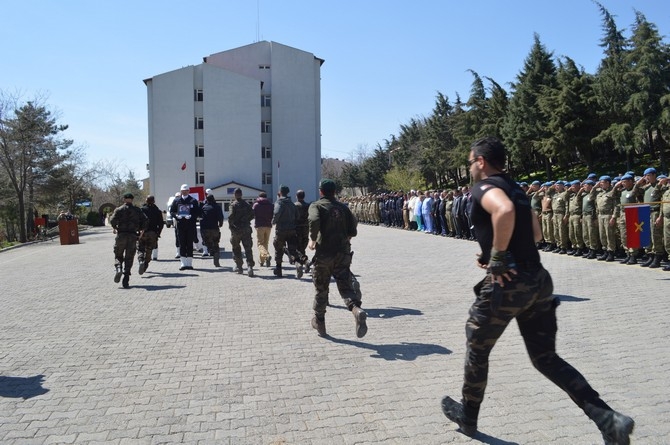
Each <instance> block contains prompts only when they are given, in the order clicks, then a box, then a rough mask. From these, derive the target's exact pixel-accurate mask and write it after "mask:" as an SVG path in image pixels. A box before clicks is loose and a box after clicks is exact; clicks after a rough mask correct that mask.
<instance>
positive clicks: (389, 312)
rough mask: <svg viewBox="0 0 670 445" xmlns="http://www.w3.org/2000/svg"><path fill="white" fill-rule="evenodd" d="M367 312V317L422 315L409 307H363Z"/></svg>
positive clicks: (335, 306)
mask: <svg viewBox="0 0 670 445" xmlns="http://www.w3.org/2000/svg"><path fill="white" fill-rule="evenodd" d="M328 307H332V308H333V309H347V308H346V307H344V306H338V305H334V304H329V305H328ZM363 309H364V310H365V312H366V313H367V314H368V318H394V317H402V316H403V315H423V312H421V311H420V310H418V309H409V308H406V307H385V308H366V307H364V308H363Z"/></svg>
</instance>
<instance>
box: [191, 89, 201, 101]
mask: <svg viewBox="0 0 670 445" xmlns="http://www.w3.org/2000/svg"><path fill="white" fill-rule="evenodd" d="M202 99H203V93H202V90H193V100H194V101H196V102H202Z"/></svg>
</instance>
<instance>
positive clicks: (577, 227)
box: [568, 215, 585, 249]
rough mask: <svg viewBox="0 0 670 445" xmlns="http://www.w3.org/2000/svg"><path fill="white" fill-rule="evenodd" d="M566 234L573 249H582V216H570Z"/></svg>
mask: <svg viewBox="0 0 670 445" xmlns="http://www.w3.org/2000/svg"><path fill="white" fill-rule="evenodd" d="M568 233H569V236H570V243H572V248H573V249H583V248H584V246H585V244H584V236H583V234H582V215H570V219H569V221H568Z"/></svg>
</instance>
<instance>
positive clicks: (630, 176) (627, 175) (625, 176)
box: [621, 173, 633, 181]
mask: <svg viewBox="0 0 670 445" xmlns="http://www.w3.org/2000/svg"><path fill="white" fill-rule="evenodd" d="M628 179H633V176H632V175H629V174H628V173H626V174H625V175H623V176H622V177H621V180H622V181H626V180H628Z"/></svg>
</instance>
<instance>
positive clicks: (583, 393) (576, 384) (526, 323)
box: [442, 138, 634, 444]
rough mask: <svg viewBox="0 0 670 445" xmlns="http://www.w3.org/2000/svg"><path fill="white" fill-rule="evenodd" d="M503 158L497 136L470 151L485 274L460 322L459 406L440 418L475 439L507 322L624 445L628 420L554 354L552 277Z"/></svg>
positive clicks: (445, 407)
mask: <svg viewBox="0 0 670 445" xmlns="http://www.w3.org/2000/svg"><path fill="white" fill-rule="evenodd" d="M505 160H506V154H505V147H504V146H503V144H502V143H501V142H500V141H498V140H497V139H495V138H484V139H481V140H479V141H477V142H475V143H474V144H473V146H472V148H471V151H470V155H469V160H468V164H469V166H470V174H471V176H472V178H473V180H474V181H475V183H476V184H475V186H474V187H473V189H472V198H473V205H472V211H471V216H472V222H473V224H474V226H475V231H476V233H477V241H478V242H479V245H480V247H481V250H482V252H481V255H480V257H479V260H478V265H479V266H480V267H481V268H484V269H486V270H487V273H486V276H485V277H484V279H483V280H481V281H480V282H479V283H478V284H477V285H476V286H475V287H474V291H475V296H476V299H475V302H474V303H473V305H472V307H471V308H470V316H469V318H468V321H467V324H466V336H467V353H466V361H465V373H464V382H463V389H462V395H463V398H462V401H461V402H460V403H459V402H457V401H455V400H454V399H452V398H451V397H448V396H446V397H444V398H443V399H442V411H443V413H444V414H445V415H446V416H447V418H449V419H450V420H452V421H453V422H456V423H457V424H458V426H459V427H460V429H461V431H462V432H463V433H464V434H466V435H468V436H474V435H475V434H476V433H477V417H478V415H479V409H480V405H481V403H482V401H483V399H484V392H485V390H486V384H487V375H488V360H489V354H490V353H491V350H492V349H493V346H494V345H495V343H496V341H497V340H498V338H499V337H500V336H501V335H502V333H503V332H504V330H505V328H506V327H507V325H508V324H509V323H510V322H511V321H512V320H513V319H514V318H516V319H517V324H518V326H519V330H520V332H521V335H522V337H523V340H524V342H525V344H526V349H527V350H528V354H529V355H530V359H531V361H532V363H533V365H534V366H535V367H536V368H537V369H538V370H539V371H540V372H541V373H542V374H543V375H545V376H546V377H547V378H548V379H549V380H551V381H552V382H554V383H555V384H556V385H558V386H559V387H560V388H561V389H563V390H564V391H565V392H566V393H568V395H569V396H570V398H571V399H572V400H573V401H574V402H575V403H576V404H577V405H578V406H579V407H580V408H582V409H583V410H584V412H585V413H586V414H587V415H588V416H589V418H591V419H592V420H593V421H594V422H595V424H596V425H597V426H598V428H599V429H600V431H601V433H602V435H603V438H604V439H605V441H606V443H608V444H609V443H612V444H624V443H626V444H627V443H629V442H628V441H629V435H630V434H631V432H632V431H633V427H634V422H633V419H631V418H630V417H628V416H625V415H623V414H620V413H617V412H615V411H614V410H612V408H610V407H609V406H608V405H607V404H606V403H605V402H604V401H603V400H602V399H601V398H600V396H599V394H598V393H597V392H596V391H595V390H594V389H593V388H591V386H590V385H589V383H588V382H587V381H586V379H585V378H584V376H582V375H581V374H580V373H579V372H578V371H577V370H576V369H575V368H573V367H572V366H571V365H570V364H569V363H567V362H565V361H564V360H563V359H562V358H561V357H559V356H558V354H556V331H557V324H556V306H558V304H559V302H560V300H559V298H558V297H556V296H553V295H552V293H553V284H552V280H551V276H550V275H549V273H548V272H547V271H546V270H545V269H544V268H543V267H542V264H541V263H540V256H539V253H538V251H537V248H536V246H535V242H537V241H539V240H540V239H541V234H540V228H539V225H538V224H537V220H536V219H535V217H534V215H533V211H532V210H531V207H530V201H529V200H528V197H527V196H526V194H525V193H524V192H523V190H522V189H521V188H520V187H519V186H518V185H517V184H516V183H515V182H514V181H512V180H511V178H510V177H509V176H507V175H506V174H505V173H504V172H503V168H504V166H505Z"/></svg>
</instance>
